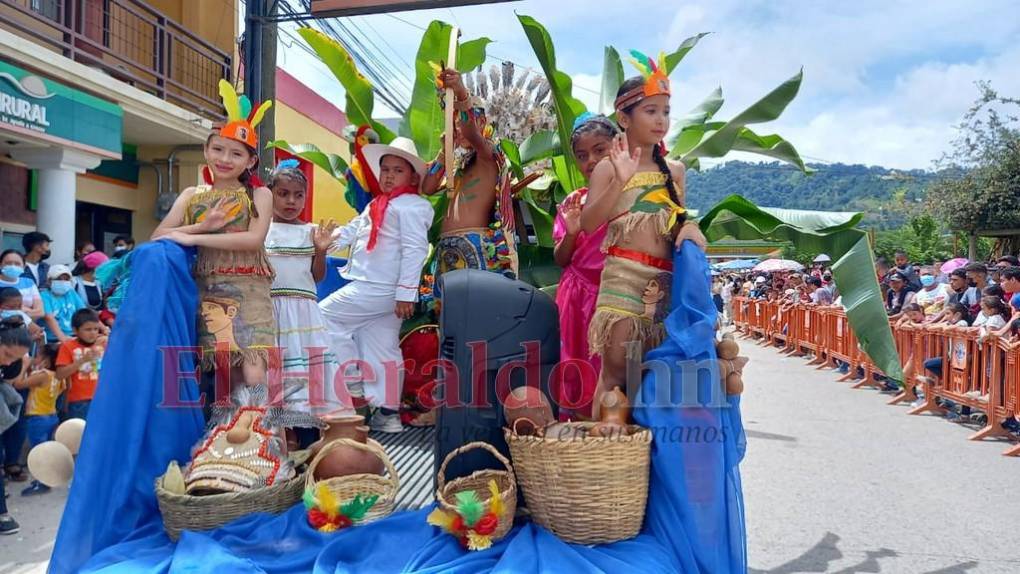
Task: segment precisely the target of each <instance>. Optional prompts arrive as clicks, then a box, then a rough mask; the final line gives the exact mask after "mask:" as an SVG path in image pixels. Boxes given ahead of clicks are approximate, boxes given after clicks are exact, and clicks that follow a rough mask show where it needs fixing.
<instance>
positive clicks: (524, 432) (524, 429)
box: [511, 417, 544, 436]
mask: <svg viewBox="0 0 1020 574" xmlns="http://www.w3.org/2000/svg"><path fill="white" fill-rule="evenodd" d="M511 428H512V429H513V431H514V434H515V435H518V436H542V433H543V431H544V429H543V428H542V427H540V426H538V425H536V424H535V421H533V420H531V419H529V418H528V417H520V418H518V419H517V420H515V421H514V422H513V426H512V427H511Z"/></svg>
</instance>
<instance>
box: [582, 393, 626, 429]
mask: <svg viewBox="0 0 1020 574" xmlns="http://www.w3.org/2000/svg"><path fill="white" fill-rule="evenodd" d="M599 413H600V416H599V418H600V419H601V421H600V422H599V423H598V424H596V425H595V426H593V427H592V428H591V430H590V431H588V435H589V436H595V437H606V438H611V437H614V436H627V434H628V431H627V424H628V423H629V422H630V401H628V400H627V395H625V394H623V391H621V390H620V387H613V390H611V391H609V392H606V393H602V396H601V397H599Z"/></svg>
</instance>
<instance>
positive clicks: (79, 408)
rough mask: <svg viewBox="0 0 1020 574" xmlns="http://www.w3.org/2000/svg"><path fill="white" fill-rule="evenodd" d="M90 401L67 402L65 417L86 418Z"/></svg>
mask: <svg viewBox="0 0 1020 574" xmlns="http://www.w3.org/2000/svg"><path fill="white" fill-rule="evenodd" d="M91 404H92V401H74V402H73V403H72V402H68V403H67V418H69V419H84V420H88V417H89V405H91Z"/></svg>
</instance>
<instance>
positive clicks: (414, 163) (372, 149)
mask: <svg viewBox="0 0 1020 574" xmlns="http://www.w3.org/2000/svg"><path fill="white" fill-rule="evenodd" d="M361 152H362V153H364V154H365V161H366V162H368V168H369V169H371V170H372V173H373V174H375V177H376V178H378V177H379V166H380V164H381V163H382V158H383V156H386V155H395V156H397V157H399V158H401V159H405V160H407V162H408V163H410V164H411V167H413V168H414V171H415V172H416V173H417V174H418V177H419V178H421V179H425V162H423V161H422V160H421V158H419V157H418V150H417V149H416V148H415V147H414V142H413V141H411V140H410V139H408V138H404V137H399V138H396V139H394V140H393V141H391V142H390V143H389V145H384V144H368V145H366V146H365V147H363V148H361Z"/></svg>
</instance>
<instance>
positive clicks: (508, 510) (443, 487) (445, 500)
mask: <svg viewBox="0 0 1020 574" xmlns="http://www.w3.org/2000/svg"><path fill="white" fill-rule="evenodd" d="M476 448H481V449H484V450H487V451H489V453H491V454H492V456H494V457H496V460H498V461H499V462H501V463H503V466H504V467H505V468H506V470H494V469H484V470H476V471H475V472H472V473H471V474H470V475H469V476H464V477H460V478H455V479H453V480H451V481H450V482H446V465H448V464H449V463H450V461H451V460H453V459H454V458H456V457H457V455H459V454H462V453H465V452H468V451H470V450H474V449H476ZM491 480H495V481H496V487H497V488H498V489H499V496H500V498H502V499H503V512H502V513H501V514H500V515H499V524H498V525H497V526H496V530H495V532H493V533H492V536H491V538H492V540H493V541H496V540H499V539H500V538H503V537H504V536H506V533H507V532H510V528H512V527H513V525H514V513H515V512H516V511H517V480H516V479H515V478H514V468H513V467H512V466H510V461H509V460H507V459H506V457H505V456H503V455H502V454H500V452H499V451H498V450H496V449H495V448H494V447H493V446H492V445H490V444H488V443H485V442H470V443H468V444H466V445H464V446H462V447H459V448H457V449H454V450H452V451H450V454H448V455H446V458H445V459H444V460H443V464H442V466H440V467H439V474H438V475H437V476H436V499H437V500H438V502H439V507H440V508H442V509H443V510H446V511H448V512H456V511H457V498H456V496H457V493H458V492H467V491H469V490H473V491H475V493H476V494H477V495H478V498H479V499H481V500H482V502H488V501H489V498H490V497H491V495H490V493H489V481H491Z"/></svg>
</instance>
